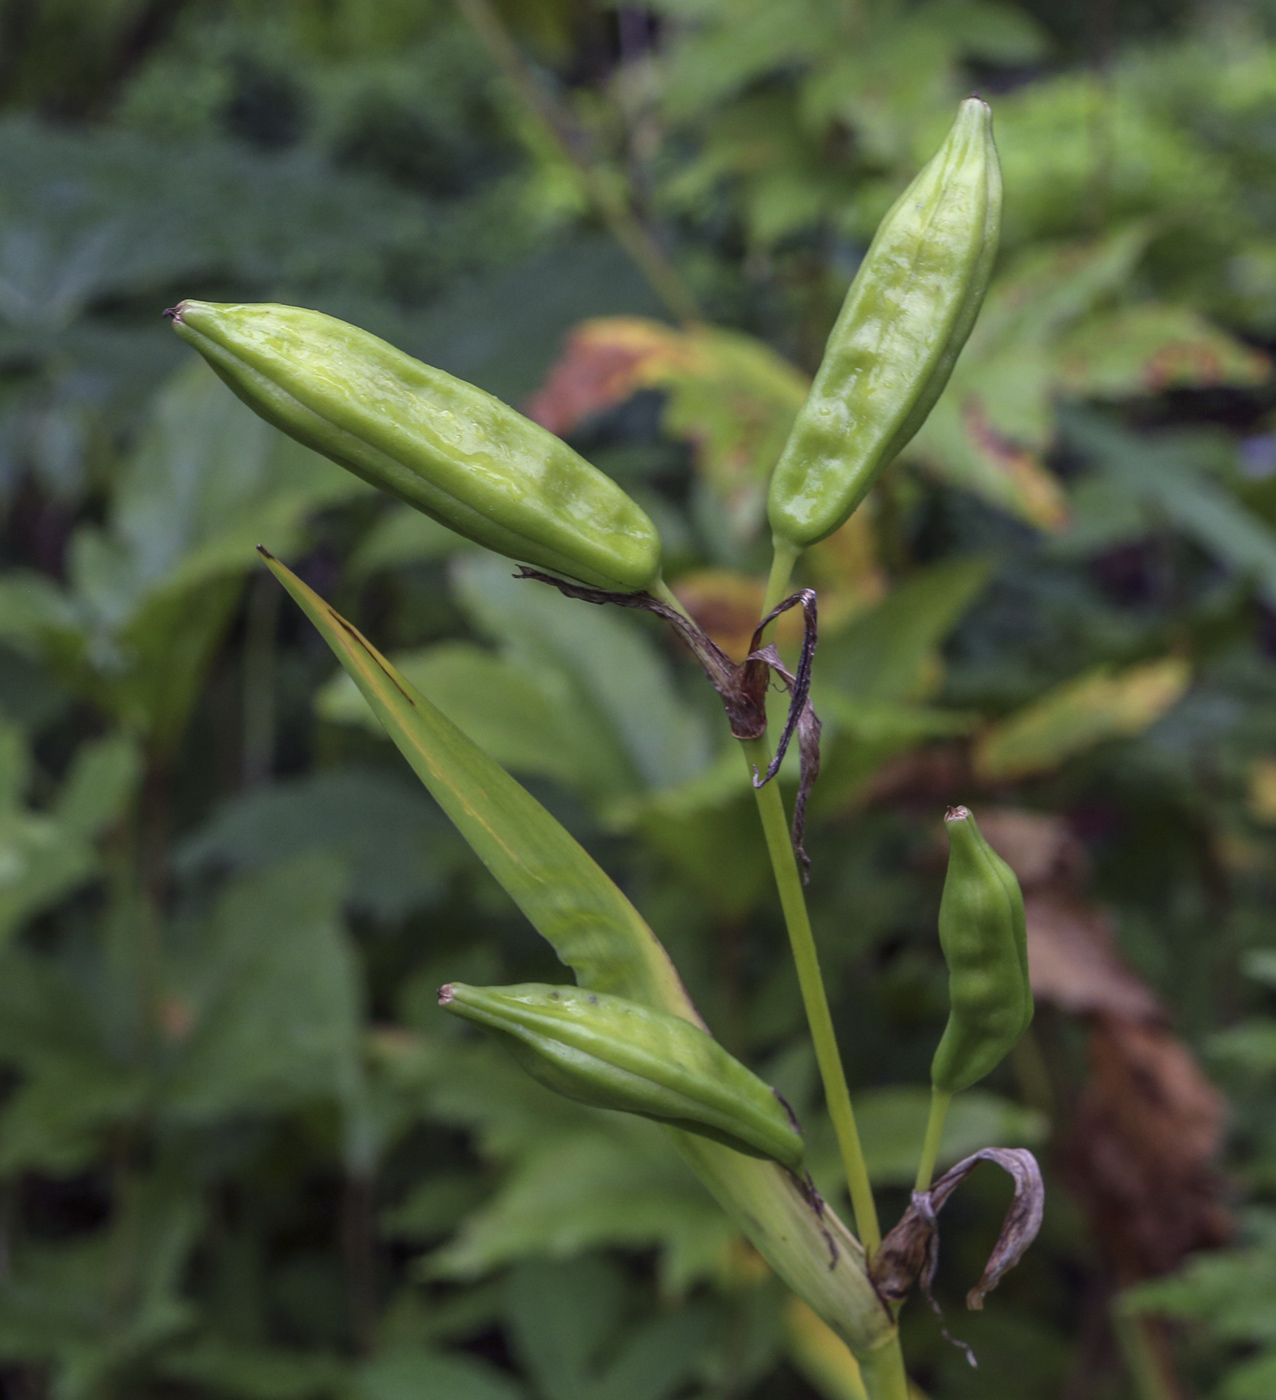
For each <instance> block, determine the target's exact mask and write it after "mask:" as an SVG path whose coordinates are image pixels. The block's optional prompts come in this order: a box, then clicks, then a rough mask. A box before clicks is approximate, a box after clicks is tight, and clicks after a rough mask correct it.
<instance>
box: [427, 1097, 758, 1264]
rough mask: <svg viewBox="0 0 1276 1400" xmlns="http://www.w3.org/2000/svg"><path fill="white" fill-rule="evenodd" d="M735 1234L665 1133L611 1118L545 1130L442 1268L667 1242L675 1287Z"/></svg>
mask: <svg viewBox="0 0 1276 1400" xmlns="http://www.w3.org/2000/svg"><path fill="white" fill-rule="evenodd" d="M734 1235H735V1229H734V1227H733V1226H732V1224H731V1222H730V1221H729V1220H728V1219H727V1217H726V1216H725V1215H723V1214H722V1212H721V1211H719V1210H717V1209H716V1208H715V1207H714V1206H713V1204H712V1202H711V1201H710V1200H709V1198H708V1197H707V1196H706V1195H705V1193H704V1192H703V1191H702V1190H701V1189H700V1188H699V1186H698V1185H697V1184H696V1183H695V1181H694V1180H693V1179H692V1178H691V1176H690V1175H689V1174H688V1173H687V1171H686V1169H685V1167H684V1166H683V1165H682V1163H681V1162H680V1161H679V1160H678V1157H677V1155H676V1154H675V1153H674V1152H673V1151H672V1149H671V1148H670V1147H669V1145H668V1143H667V1142H666V1141H665V1140H664V1139H662V1138H661V1137H660V1136H659V1134H658V1133H643V1134H640V1133H635V1132H630V1131H628V1124H626V1125H625V1128H623V1129H622V1128H620V1127H619V1125H618V1124H616V1123H614V1122H612V1121H608V1122H607V1124H606V1130H605V1131H600V1130H598V1129H597V1128H593V1127H590V1126H585V1127H583V1128H581V1129H578V1130H576V1131H575V1132H570V1133H559V1134H557V1135H555V1136H553V1137H546V1139H545V1140H544V1142H542V1143H540V1144H539V1145H537V1146H536V1147H535V1148H534V1150H531V1151H524V1152H522V1153H520V1154H519V1157H518V1159H517V1164H516V1165H515V1166H514V1168H513V1170H512V1171H511V1173H510V1174H509V1176H508V1177H507V1178H506V1180H505V1181H504V1182H503V1183H502V1184H501V1187H500V1189H499V1190H498V1191H497V1192H496V1193H495V1195H494V1196H493V1197H492V1199H491V1200H490V1201H488V1202H487V1203H486V1204H484V1205H483V1206H481V1207H480V1208H479V1209H478V1210H477V1211H476V1212H474V1214H472V1215H470V1216H469V1217H468V1218H467V1219H466V1220H465V1223H464V1224H463V1225H462V1227H461V1229H460V1230H459V1232H458V1233H457V1235H456V1237H455V1239H454V1240H452V1241H451V1242H450V1243H448V1244H447V1245H445V1246H444V1247H443V1248H442V1249H440V1250H439V1251H437V1252H436V1253H435V1254H433V1255H432V1256H431V1258H430V1266H429V1272H430V1275H431V1276H433V1277H441V1278H461V1279H466V1278H475V1277H480V1276H482V1275H483V1274H486V1273H489V1272H490V1271H491V1270H493V1269H496V1268H500V1267H501V1266H502V1265H504V1264H508V1263H509V1262H511V1261H512V1260H515V1259H527V1258H531V1257H535V1256H536V1255H541V1254H548V1255H550V1256H551V1257H556V1258H564V1257H567V1256H569V1255H573V1254H579V1253H581V1252H583V1251H585V1250H588V1249H598V1248H602V1247H606V1246H621V1247H623V1248H627V1249H649V1248H652V1247H653V1246H654V1247H656V1248H658V1249H659V1250H660V1254H661V1259H660V1273H661V1277H662V1279H663V1280H664V1281H665V1283H666V1285H667V1286H668V1287H670V1288H683V1287H686V1286H687V1285H688V1284H689V1283H690V1282H691V1281H693V1280H694V1279H696V1278H697V1277H701V1276H703V1275H704V1274H705V1273H706V1272H709V1271H710V1270H712V1269H713V1268H714V1267H715V1266H716V1264H717V1262H718V1260H719V1258H720V1256H721V1253H722V1250H723V1249H724V1248H725V1246H726V1244H727V1242H728V1241H729V1240H730V1239H732V1238H733V1237H734Z"/></svg>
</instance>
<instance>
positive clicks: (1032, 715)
mask: <svg viewBox="0 0 1276 1400" xmlns="http://www.w3.org/2000/svg"><path fill="white" fill-rule="evenodd" d="M1190 679H1191V670H1190V668H1189V666H1188V664H1187V662H1186V661H1184V660H1183V659H1182V658H1181V657H1177V656H1168V657H1165V658H1164V659H1162V660H1160V661H1152V662H1148V663H1146V664H1144V665H1140V666H1131V667H1129V668H1128V669H1126V670H1124V671H1114V670H1112V668H1111V667H1107V666H1104V667H1100V668H1099V669H1098V670H1095V671H1090V672H1088V673H1087V674H1085V675H1084V676H1079V677H1077V678H1075V679H1074V680H1070V681H1066V682H1065V683H1064V684H1063V685H1060V686H1056V687H1055V688H1054V689H1053V690H1050V691H1047V693H1046V694H1045V695H1043V696H1041V697H1040V698H1039V699H1037V700H1034V701H1033V702H1032V703H1031V704H1030V705H1027V706H1025V707H1024V708H1023V709H1022V710H1017V711H1016V712H1015V713H1014V714H1012V715H1009V716H1008V717H1007V718H1005V719H1003V720H1001V721H999V722H998V723H997V724H994V725H992V726H991V727H990V728H988V729H986V730H985V731H984V733H983V735H982V736H981V737H980V739H979V741H978V743H977V744H976V745H975V771H976V772H977V773H978V774H979V776H980V777H981V778H984V779H988V780H1001V779H1007V778H1022V777H1026V776H1028V775H1029V774H1031V773H1043V772H1049V771H1050V770H1051V769H1053V768H1057V767H1058V766H1059V765H1060V764H1061V763H1063V762H1064V760H1065V759H1068V758H1071V757H1072V756H1073V755H1074V754H1077V753H1081V752H1083V751H1084V750H1085V749H1089V748H1093V746H1094V745H1095V744H1099V743H1102V742H1103V741H1104V740H1106V739H1117V738H1122V737H1127V736H1130V735H1134V734H1141V733H1142V732H1143V731H1144V730H1145V729H1148V728H1150V726H1151V725H1153V724H1155V723H1156V721H1157V720H1158V719H1160V718H1161V716H1162V715H1163V714H1165V712H1166V711H1167V710H1169V709H1171V708H1172V707H1173V706H1174V705H1176V704H1177V703H1178V702H1179V700H1180V699H1181V698H1182V696H1183V693H1184V691H1186V689H1187V686H1188V682H1189V681H1190Z"/></svg>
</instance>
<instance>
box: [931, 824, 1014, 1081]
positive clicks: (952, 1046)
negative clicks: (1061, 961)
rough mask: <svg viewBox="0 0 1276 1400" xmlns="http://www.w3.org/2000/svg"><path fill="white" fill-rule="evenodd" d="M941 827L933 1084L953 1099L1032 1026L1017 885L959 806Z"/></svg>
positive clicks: (1008, 869) (979, 1076) (999, 1060)
mask: <svg viewBox="0 0 1276 1400" xmlns="http://www.w3.org/2000/svg"><path fill="white" fill-rule="evenodd" d="M946 826H947V830H948V841H949V851H948V875H947V878H946V879H945V881H944V894H943V898H942V900H941V901H940V906H939V941H940V944H941V946H942V947H943V950H944V958H945V960H946V961H947V963H948V996H949V1004H950V1008H951V1009H950V1011H949V1015H948V1025H947V1026H946V1027H945V1029H944V1034H943V1038H942V1039H941V1040H940V1042H939V1048H938V1049H937V1050H936V1051H935V1058H934V1061H933V1062H932V1064H931V1082H932V1084H933V1085H934V1087H935V1088H936V1089H938V1090H940V1091H941V1092H943V1093H948V1094H952V1093H956V1092H957V1091H958V1090H960V1089H968V1088H969V1087H970V1086H971V1085H972V1084H974V1083H976V1082H977V1081H978V1080H980V1079H982V1078H983V1077H984V1076H985V1075H986V1074H988V1073H989V1072H990V1071H991V1070H993V1069H995V1068H996V1066H997V1065H998V1064H1000V1063H1001V1061H1002V1060H1003V1059H1004V1058H1005V1056H1006V1055H1007V1054H1008V1053H1009V1052H1010V1050H1011V1049H1012V1048H1013V1046H1014V1044H1015V1042H1016V1041H1017V1040H1018V1039H1019V1037H1020V1036H1021V1035H1022V1034H1023V1032H1024V1031H1025V1030H1026V1029H1027V1027H1028V1023H1029V1022H1030V1021H1031V1020H1032V1010H1033V1004H1032V988H1031V986H1030V984H1029V981H1028V946H1027V935H1026V928H1025V923H1024V912H1023V896H1022V894H1021V893H1020V890H1019V882H1018V880H1016V879H1015V875H1014V872H1013V871H1012V870H1011V869H1010V867H1009V866H1008V865H1007V864H1006V863H1005V861H1003V860H1002V859H1001V857H1000V856H999V855H997V853H996V852H995V851H994V850H993V849H992V847H991V846H989V844H988V842H987V841H986V840H985V839H984V836H983V833H982V832H981V831H980V830H979V828H978V826H976V824H975V819H974V818H973V817H972V816H971V815H970V813H969V811H967V809H966V808H965V807H954V808H953V809H952V810H951V811H950V812H949V813H948V816H947V820H946Z"/></svg>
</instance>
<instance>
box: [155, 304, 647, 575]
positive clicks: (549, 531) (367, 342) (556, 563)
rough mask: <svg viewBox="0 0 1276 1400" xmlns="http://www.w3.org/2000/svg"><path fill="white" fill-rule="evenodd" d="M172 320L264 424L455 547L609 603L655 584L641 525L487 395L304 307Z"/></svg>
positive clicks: (575, 462)
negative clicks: (453, 538)
mask: <svg viewBox="0 0 1276 1400" xmlns="http://www.w3.org/2000/svg"><path fill="white" fill-rule="evenodd" d="M167 314H168V315H170V316H171V317H172V320H173V324H174V326H175V327H176V329H177V332H178V334H179V335H180V336H181V337H182V338H183V339H184V340H186V341H188V342H189V343H190V344H191V345H193V346H194V347H195V348H196V349H197V350H198V351H199V352H200V354H201V355H203V356H204V358H205V359H206V360H207V361H208V363H209V364H210V365H212V367H213V369H215V370H216V371H217V373H218V374H219V375H220V376H221V377H222V379H224V380H225V381H226V383H227V384H228V385H229V386H230V387H231V389H233V390H234V392H235V393H236V394H238V396H239V397H240V398H241V399H243V401H244V402H245V403H246V404H247V405H248V406H249V407H250V408H252V409H253V410H255V411H256V412H257V413H259V414H260V415H261V416H262V417H263V418H265V419H266V420H267V421H268V422H270V423H273V424H274V425H275V427H277V428H280V429H282V431H284V432H285V433H288V434H289V435H290V436H292V437H294V438H296V439H297V440H298V441H299V442H303V443H305V445H306V446H307V447H311V448H313V449H314V450H315V451H316V452H321V453H323V455H324V456H325V457H330V458H331V459H332V460H333V461H334V462H337V463H339V464H340V465H341V466H343V467H346V468H348V469H349V470H350V471H352V472H354V473H355V475H356V476H360V477H362V478H363V479H364V480H365V481H368V482H371V483H372V485H374V486H379V487H380V488H381V489H382V490H384V491H388V492H390V493H391V494H392V495H395V496H398V497H399V498H400V499H401V500H404V501H406V502H407V503H408V504H409V505H411V506H415V507H416V508H417V509H418V510H421V511H424V512H425V514H427V515H430V516H433V517H434V518H435V519H436V520H439V521H441V522H442V523H443V524H444V525H447V526H449V527H450V528H451V529H453V530H455V531H456V532H457V533H458V534H461V535H465V536H466V537H467V538H469V539H472V540H476V541H477V542H478V543H479V544H482V545H485V546H486V547H487V548H488V549H493V550H496V551H497V553H499V554H505V555H508V556H509V557H510V558H511V559H519V560H523V561H525V562H527V563H529V564H539V565H540V566H541V567H542V568H545V569H552V570H554V571H555V572H556V573H561V574H566V575H568V576H569V577H570V578H575V579H580V580H582V581H583V582H585V583H589V584H593V585H595V586H596V587H598V588H606V589H611V590H613V591H615V592H624V593H634V592H638V591H640V590H643V589H646V588H649V587H651V586H652V585H654V584H655V583H656V581H657V580H658V579H659V577H660V537H659V535H658V534H657V533H656V527H655V526H654V525H653V524H652V523H651V520H650V519H649V518H648V516H647V514H646V512H645V511H643V510H642V509H641V508H640V507H639V506H638V505H637V504H636V503H635V502H634V501H632V500H630V498H629V497H628V496H627V495H626V494H625V492H624V491H622V490H621V488H620V487H619V486H617V485H616V483H615V482H614V481H612V480H611V478H610V477H607V476H604V475H603V473H602V472H600V471H599V470H598V469H597V468H596V467H593V466H591V465H590V464H589V463H588V462H586V461H585V459H584V458H583V457H580V456H578V455H577V454H576V453H575V452H573V451H572V449H571V448H570V447H568V446H567V444H566V443H564V442H562V441H560V440H559V439H558V438H556V437H555V436H554V435H553V434H552V433H548V432H546V431H545V429H544V428H542V427H540V426H539V425H537V424H536V423H533V422H532V421H531V420H530V419H528V418H524V417H523V415H522V414H521V413H516V412H515V411H514V410H513V409H512V408H510V407H508V405H506V404H503V403H502V402H501V401H500V400H499V399H497V398H493V396H492V395H491V394H487V393H484V392H483V390H481V389H476V388H475V387H474V386H473V385H472V384H466V383H464V382H463V381H462V380H459V379H454V378H453V377H452V376H451V375H450V374H445V373H444V372H443V371H442V370H439V369H433V368H431V367H430V366H429V365H424V364H422V363H421V362H420V361H419V360H414V359H413V358H412V357H411V356H410V355H405V354H404V353H403V352H402V351H401V350H396V349H395V348H394V347H393V346H392V345H388V344H387V343H386V342H385V341H384V340H379V339H378V338H377V337H376V336H374V335H369V334H368V332H367V331H362V330H359V329H358V327H356V326H350V325H347V324H346V323H345V322H344V321H338V320H335V319H334V318H333V317H331V316H325V315H323V314H322V313H321V312H318V311H307V310H305V309H304V308H302V307H297V306H276V305H270V304H262V305H215V304H213V303H210V302H203V301H184V302H182V303H181V304H180V305H178V306H176V307H174V308H173V309H172V310H171V311H170V312H168V313H167Z"/></svg>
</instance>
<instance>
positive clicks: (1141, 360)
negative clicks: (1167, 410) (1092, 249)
mask: <svg viewBox="0 0 1276 1400" xmlns="http://www.w3.org/2000/svg"><path fill="white" fill-rule="evenodd" d="M1058 353H1059V361H1058V383H1059V384H1060V386H1061V387H1062V388H1064V389H1065V390H1067V391H1069V392H1071V393H1075V394H1085V395H1088V396H1091V397H1094V398H1119V397H1121V396H1123V395H1129V394H1154V393H1159V392H1160V391H1161V390H1163V389H1183V388H1210V387H1212V386H1214V385H1217V384H1235V385H1252V384H1261V383H1262V382H1263V381H1264V380H1265V379H1266V378H1267V377H1268V375H1269V374H1270V373H1271V362H1270V361H1269V360H1268V358H1267V356H1266V355H1263V354H1261V353H1260V352H1259V351H1257V350H1251V349H1250V348H1249V346H1247V345H1244V344H1242V343H1241V342H1240V341H1239V340H1237V339H1236V337H1235V336H1232V335H1229V334H1228V333H1227V332H1226V331H1223V330H1220V329H1219V328H1218V327H1217V326H1212V325H1210V323H1209V322H1208V321H1207V320H1206V319H1205V318H1204V317H1203V316H1200V315H1198V314H1197V313H1196V312H1195V311H1192V310H1189V308H1187V307H1185V306H1162V305H1159V304H1158V303H1155V302H1150V303H1146V304H1144V305H1141V306H1129V307H1123V308H1121V309H1120V310H1118V311H1116V312H1113V313H1112V314H1110V315H1104V316H1095V317H1090V318H1088V319H1087V320H1086V321H1084V322H1083V323H1082V324H1080V325H1079V326H1077V327H1076V328H1075V329H1074V330H1073V331H1071V332H1070V333H1069V334H1067V335H1066V336H1064V337H1063V339H1062V340H1061V342H1060V344H1059V347H1058Z"/></svg>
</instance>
